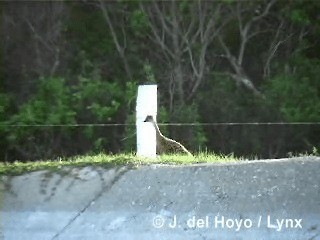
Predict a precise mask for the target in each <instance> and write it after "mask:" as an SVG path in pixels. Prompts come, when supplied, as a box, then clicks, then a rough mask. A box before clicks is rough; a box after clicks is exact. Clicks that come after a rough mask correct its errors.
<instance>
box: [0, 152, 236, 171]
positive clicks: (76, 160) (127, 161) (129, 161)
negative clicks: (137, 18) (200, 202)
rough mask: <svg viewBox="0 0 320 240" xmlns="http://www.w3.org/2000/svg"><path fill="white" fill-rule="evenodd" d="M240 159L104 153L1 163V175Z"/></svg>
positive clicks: (234, 159)
mask: <svg viewBox="0 0 320 240" xmlns="http://www.w3.org/2000/svg"><path fill="white" fill-rule="evenodd" d="M238 160H239V159H238V158H236V157H234V156H233V155H229V156H224V155H216V154H209V153H198V154H197V155H195V156H194V157H190V156H186V155H178V154H172V155H161V156H160V157H157V159H149V158H141V157H137V156H136V155H135V154H134V153H131V154H117V155H107V154H104V153H101V154H97V155H87V156H77V157H71V158H66V159H61V158H60V159H56V160H46V161H35V162H31V161H30V162H18V161H17V162H14V163H0V175H8V176H13V175H21V174H23V173H27V172H32V171H38V170H50V171H60V170H61V169H62V168H63V167H85V166H100V167H104V168H110V167H115V166H125V165H130V166H139V165H148V164H176V165H177V164H178V165H187V164H195V163H216V162H234V161H238Z"/></svg>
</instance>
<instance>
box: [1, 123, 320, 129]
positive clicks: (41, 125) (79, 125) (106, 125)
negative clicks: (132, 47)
mask: <svg viewBox="0 0 320 240" xmlns="http://www.w3.org/2000/svg"><path fill="white" fill-rule="evenodd" d="M135 125H136V124H134V123H76V124H0V127H8V128H11V127H116V126H135ZM158 125H159V126H245V125H256V126H259V125H320V122H216V123H158Z"/></svg>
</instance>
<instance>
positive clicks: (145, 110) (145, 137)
mask: <svg viewBox="0 0 320 240" xmlns="http://www.w3.org/2000/svg"><path fill="white" fill-rule="evenodd" d="M148 115H152V116H153V118H154V119H157V85H140V86H139V88H138V97H137V105H136V127H137V156H141V157H148V158H156V156H157V155H156V145H157V140H156V131H155V129H154V127H153V126H152V124H151V123H149V122H144V120H145V119H146V117H147V116H148Z"/></svg>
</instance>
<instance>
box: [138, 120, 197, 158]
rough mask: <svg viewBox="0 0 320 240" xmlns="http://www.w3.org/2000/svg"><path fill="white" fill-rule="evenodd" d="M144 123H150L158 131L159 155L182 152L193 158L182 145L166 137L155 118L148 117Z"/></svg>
mask: <svg viewBox="0 0 320 240" xmlns="http://www.w3.org/2000/svg"><path fill="white" fill-rule="evenodd" d="M144 122H149V123H152V125H153V127H154V128H155V130H156V140H157V153H158V154H162V153H165V152H182V153H185V154H187V155H189V156H193V155H192V154H191V152H189V151H188V150H187V149H186V148H185V146H183V145H182V144H181V143H179V142H177V141H175V140H173V139H171V138H168V137H166V136H164V135H163V134H162V133H161V131H160V129H159V127H158V124H157V122H156V121H155V120H154V118H153V116H152V115H148V116H147V117H146V119H145V120H144Z"/></svg>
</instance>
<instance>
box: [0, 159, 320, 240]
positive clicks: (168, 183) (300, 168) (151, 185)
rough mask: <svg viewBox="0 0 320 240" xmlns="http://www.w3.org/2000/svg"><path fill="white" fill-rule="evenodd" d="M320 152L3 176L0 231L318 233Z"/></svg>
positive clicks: (9, 235)
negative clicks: (290, 156) (224, 161)
mask: <svg viewBox="0 0 320 240" xmlns="http://www.w3.org/2000/svg"><path fill="white" fill-rule="evenodd" d="M319 170H320V158H316V157H306V158H293V159H280V160H267V161H262V160H261V161H251V162H241V163H227V164H199V165H191V166H168V165H150V166H139V167H137V168H130V167H119V168H112V169H108V170H105V169H102V168H92V167H85V168H80V169H74V168H65V169H62V170H61V171H59V172H58V173H50V172H47V171H39V172H33V173H29V174H25V175H22V176H17V177H14V178H10V177H4V176H3V177H2V179H1V184H0V188H1V194H0V197H1V198H2V199H0V200H1V201H0V202H2V204H1V205H2V206H1V212H0V223H1V225H0V238H1V237H2V238H3V239H6V240H7V239H8V240H19V239H23V240H25V239H34V240H38V239H43V240H46V239H48V240H49V239H65V240H67V239H68V240H69V239H121V240H123V239H137V240H138V239H139V240H141V239H146V240H147V239H154V240H156V239H174V240H176V239H210V240H212V239H228V240H229V239H266V240H267V239H268V240H269V239H281V240H282V239H290V240H292V239H301V240H305V239H310V240H311V239H312V240H317V239H320V174H319Z"/></svg>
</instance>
